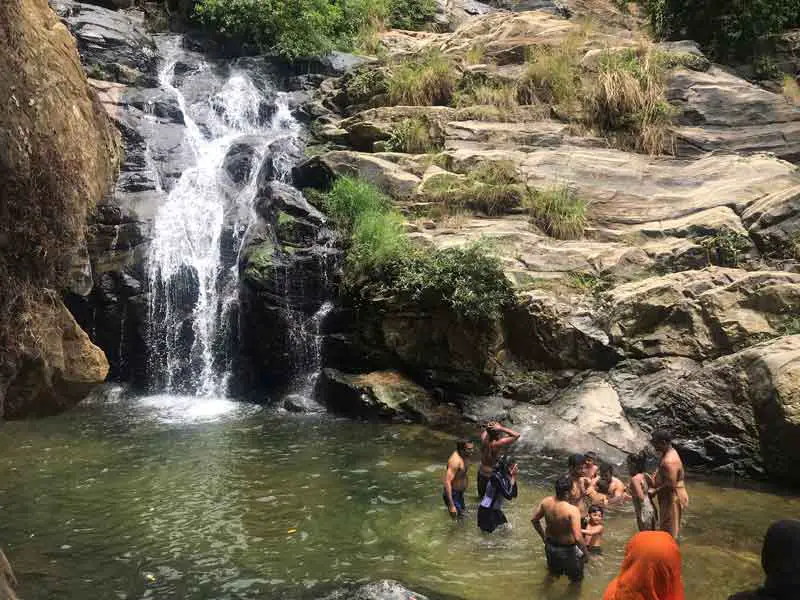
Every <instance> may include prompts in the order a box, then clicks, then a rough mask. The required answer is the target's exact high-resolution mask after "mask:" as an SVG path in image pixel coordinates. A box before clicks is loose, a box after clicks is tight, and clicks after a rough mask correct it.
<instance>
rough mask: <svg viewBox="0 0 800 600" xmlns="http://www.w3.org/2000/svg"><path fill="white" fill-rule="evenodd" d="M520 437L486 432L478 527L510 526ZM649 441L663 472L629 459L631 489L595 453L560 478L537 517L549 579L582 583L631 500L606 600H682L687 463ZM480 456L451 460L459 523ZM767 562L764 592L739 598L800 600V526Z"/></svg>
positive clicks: (786, 530)
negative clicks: (608, 522) (608, 523)
mask: <svg viewBox="0 0 800 600" xmlns="http://www.w3.org/2000/svg"><path fill="white" fill-rule="evenodd" d="M519 438H520V433H519V432H516V431H514V430H512V429H510V428H508V427H504V426H503V425H501V424H500V423H498V422H495V421H492V422H490V423H488V424H486V426H485V427H484V428H483V430H482V432H481V447H480V465H479V467H478V484H477V488H478V498H479V504H478V511H477V523H478V527H479V528H480V529H481V530H482V531H483V532H485V533H492V532H494V531H495V530H497V529H498V528H500V527H503V526H508V519H507V518H506V516H505V514H504V513H503V503H504V502H505V501H507V500H512V499H514V498H516V497H517V494H518V487H517V476H518V473H519V468H518V466H517V464H516V463H514V462H513V460H511V459H510V458H509V457H508V456H507V451H508V450H509V448H510V447H511V446H512V445H513V444H514V443H515V442H516V441H517V440H519ZM650 442H651V445H652V446H653V449H654V450H655V451H656V453H657V454H658V468H657V469H656V471H655V473H652V474H651V473H649V472H648V471H647V463H648V454H647V452H646V451H642V452H640V453H637V454H632V455H629V456H628V461H627V463H628V474H629V476H630V479H629V482H628V484H627V485H626V484H625V483H623V482H622V481H621V480H620V479H619V478H617V477H616V476H615V475H614V469H613V467H612V465H610V464H607V463H603V462H601V461H599V459H598V456H597V454H595V453H594V452H587V453H585V454H574V455H572V456H570V457H569V459H568V463H567V466H568V472H567V473H566V474H565V475H563V476H562V477H559V478H558V479H557V480H556V481H555V485H554V494H553V495H552V496H548V497H546V498H544V499H543V500H542V501H541V502H540V503H539V504H538V505H537V507H536V509H535V510H534V512H533V516H532V518H531V523H532V525H533V528H534V530H535V531H536V532H537V533H538V534H539V536H540V537H541V538H542V542H543V543H544V546H545V557H546V560H547V569H548V573H549V574H550V576H552V577H561V576H566V577H567V578H568V579H569V580H570V582H572V583H576V584H577V583H580V582H581V581H582V580H583V573H584V565H585V564H586V562H587V561H588V560H589V557H590V556H591V555H592V554H599V553H601V552H602V543H603V534H604V531H605V525H604V517H605V511H606V509H607V508H609V507H614V506H615V505H620V504H623V503H625V502H632V503H633V506H634V509H635V514H636V523H637V527H638V529H639V533H638V534H636V535H635V536H634V537H633V538H632V539H631V540H630V542H629V543H628V545H627V547H626V551H625V559H624V561H623V564H622V569H621V572H620V575H619V576H618V577H617V578H615V579H614V580H613V581H612V582H611V583H610V584H609V586H608V589H607V590H606V593H605V595H604V596H603V600H625V599H628V598H637V599H638V598H642V599H644V600H683V598H684V595H683V583H682V580H681V557H680V550H679V547H678V538H679V535H680V528H681V521H682V518H683V513H684V511H685V510H686V508H687V507H688V505H689V496H688V493H687V490H686V484H685V473H684V467H683V462H682V461H681V457H680V455H679V454H678V452H677V450H676V449H675V448H674V447H673V445H672V436H671V435H670V433H669V432H667V431H665V430H656V431H654V432H653V433H652V436H651V440H650ZM474 452H475V447H474V444H473V443H472V442H471V441H469V440H459V441H458V442H457V443H456V450H455V452H453V454H452V455H451V456H450V458H449V459H448V461H447V469H446V471H445V475H444V490H443V493H442V497H443V500H444V503H445V505H446V506H447V509H448V512H449V513H450V516H451V517H452V518H454V519H458V520H463V519H464V518H465V515H466V510H467V507H466V500H465V493H466V492H467V486H468V475H467V472H468V469H469V463H470V460H471V458H472V456H473V454H474ZM543 523H544V524H543ZM773 528H774V529H775V531H774V532H773ZM773 539H774V540H775V541H773ZM768 546H769V547H768ZM776 548H783V549H784V550H786V551H787V552H788V555H781V554H780V553H779V552H778V551H777V550H775V549H776ZM762 558H763V560H762V562H763V565H764V569H765V571H766V573H767V584H766V585H765V587H764V588H762V589H761V590H759V591H757V592H753V593H752V594H762V595H752V594H750V595H736V596H733V597H732V600H762V599H764V600H767V599H774V600H786V599H788V598H792V599H793V600H800V521H786V522H779V523H776V524H775V525H773V527H772V528H770V532H768V535H767V538H766V540H765V546H764V553H763V557H762ZM790 567H791V568H790ZM792 569H793V571H792ZM771 581H772V583H771ZM642 590H644V591H642ZM765 590H766V591H765ZM787 590H788V591H787ZM769 594H772V595H769ZM787 594H789V595H787Z"/></svg>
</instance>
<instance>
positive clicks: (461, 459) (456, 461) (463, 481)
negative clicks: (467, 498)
mask: <svg viewBox="0 0 800 600" xmlns="http://www.w3.org/2000/svg"><path fill="white" fill-rule="evenodd" d="M474 450H475V447H474V446H473V444H472V442H470V441H468V440H458V442H456V451H455V452H453V453H452V454H451V455H450V458H449V459H448V460H447V470H446V471H445V474H444V491H443V492H442V499H443V500H444V503H445V506H447V510H448V511H450V516H451V517H453V518H454V519H460V518H461V517H462V516H463V515H464V510H465V509H466V504H465V503H464V490H466V489H467V469H468V468H469V457H470V456H472V452H473V451H474Z"/></svg>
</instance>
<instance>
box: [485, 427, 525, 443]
mask: <svg viewBox="0 0 800 600" xmlns="http://www.w3.org/2000/svg"><path fill="white" fill-rule="evenodd" d="M492 429H494V430H495V431H502V432H503V433H505V434H506V437H502V438H500V439H499V440H493V441H491V442H489V447H490V448H502V447H503V446H510V445H511V444H513V443H514V442H516V441H517V440H518V439H519V436H520V435H521V434H520V433H519V432H518V431H514V430H513V429H509V428H508V427H504V426H503V425H500V424H499V423H496V424H495V426H494V427H492Z"/></svg>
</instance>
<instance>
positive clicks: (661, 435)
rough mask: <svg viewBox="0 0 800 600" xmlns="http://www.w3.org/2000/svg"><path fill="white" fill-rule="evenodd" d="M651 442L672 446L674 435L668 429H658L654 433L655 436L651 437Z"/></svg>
mask: <svg viewBox="0 0 800 600" xmlns="http://www.w3.org/2000/svg"><path fill="white" fill-rule="evenodd" d="M650 441H652V442H656V443H664V444H671V443H672V433H670V432H669V431H667V430H666V429H656V430H655V431H654V432H653V434H652V435H651V436H650Z"/></svg>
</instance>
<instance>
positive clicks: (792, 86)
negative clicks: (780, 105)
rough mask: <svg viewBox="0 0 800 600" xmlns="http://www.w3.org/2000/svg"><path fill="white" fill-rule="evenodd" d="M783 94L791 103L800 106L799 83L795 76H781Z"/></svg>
mask: <svg viewBox="0 0 800 600" xmlns="http://www.w3.org/2000/svg"><path fill="white" fill-rule="evenodd" d="M783 95H784V97H785V98H786V99H787V100H788V101H789V102H791V103H792V104H796V105H798V106H800V83H798V81H797V79H796V78H795V77H792V76H791V75H784V76H783Z"/></svg>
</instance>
